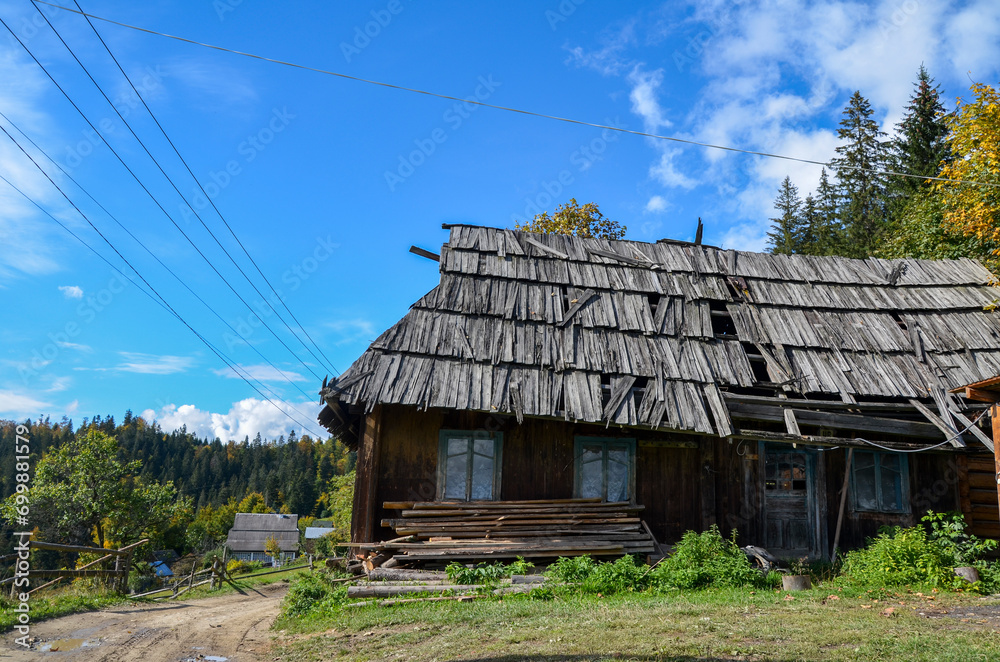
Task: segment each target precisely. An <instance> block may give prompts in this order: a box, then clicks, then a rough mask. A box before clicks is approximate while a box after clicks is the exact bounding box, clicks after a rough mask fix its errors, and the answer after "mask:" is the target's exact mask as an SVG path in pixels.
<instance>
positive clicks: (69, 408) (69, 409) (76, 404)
mask: <svg viewBox="0 0 1000 662" xmlns="http://www.w3.org/2000/svg"><path fill="white" fill-rule="evenodd" d="M78 409H80V401H79V400H74V401H73V402H71V403H69V404H68V405H66V413H67V414H75V413H76V412H77V410H78Z"/></svg>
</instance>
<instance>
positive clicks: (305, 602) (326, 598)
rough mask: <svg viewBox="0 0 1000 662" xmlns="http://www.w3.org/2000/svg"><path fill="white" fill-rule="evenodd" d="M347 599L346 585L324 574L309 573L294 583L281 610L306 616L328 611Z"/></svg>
mask: <svg viewBox="0 0 1000 662" xmlns="http://www.w3.org/2000/svg"><path fill="white" fill-rule="evenodd" d="M346 601H347V587H346V586H342V585H338V584H334V583H332V582H331V581H329V580H328V579H327V578H325V577H324V576H323V575H322V574H309V575H303V576H302V577H300V578H299V579H298V580H296V581H295V582H293V583H292V586H291V588H289V589H288V594H287V595H286V596H285V599H284V602H283V603H282V606H281V610H282V613H283V614H284V615H285V616H304V615H306V614H309V613H314V612H319V613H322V612H324V611H328V610H330V609H332V608H334V607H337V606H339V605H342V604H343V603H344V602H346Z"/></svg>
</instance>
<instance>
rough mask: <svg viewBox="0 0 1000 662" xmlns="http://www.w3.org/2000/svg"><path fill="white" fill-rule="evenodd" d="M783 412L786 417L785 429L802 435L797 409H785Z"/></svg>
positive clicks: (799, 435)
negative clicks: (796, 415)
mask: <svg viewBox="0 0 1000 662" xmlns="http://www.w3.org/2000/svg"><path fill="white" fill-rule="evenodd" d="M782 412H783V415H784V418H785V429H786V430H787V431H788V434H793V435H795V436H798V437H801V436H802V430H800V429H799V422H798V421H797V420H795V410H793V409H784V410H782Z"/></svg>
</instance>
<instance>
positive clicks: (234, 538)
mask: <svg viewBox="0 0 1000 662" xmlns="http://www.w3.org/2000/svg"><path fill="white" fill-rule="evenodd" d="M298 522H299V516H298V515H283V514H271V513H236V520H235V521H234V522H233V528H231V529H230V530H229V537H228V538H227V539H226V546H227V547H228V548H229V550H230V551H231V552H232V558H234V559H239V560H240V561H261V562H263V563H265V564H269V565H276V564H280V563H282V562H284V561H289V560H291V559H294V558H295V556H296V554H297V552H298V549H299V527H298ZM272 537H273V538H274V539H275V540H277V541H278V545H279V546H280V547H281V556H280V558H279V559H272V558H271V557H270V556H269V555H268V553H267V551H266V550H265V548H264V544H265V543H266V542H267V539H268V538H272ZM276 561H277V563H275V562H276Z"/></svg>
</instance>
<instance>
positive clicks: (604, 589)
mask: <svg viewBox="0 0 1000 662" xmlns="http://www.w3.org/2000/svg"><path fill="white" fill-rule="evenodd" d="M648 575H649V567H648V566H646V565H645V564H643V565H636V563H635V557H633V556H623V557H621V558H620V559H618V560H616V561H614V562H612V563H598V564H597V565H596V566H594V569H593V571H592V572H591V573H590V575H589V576H588V577H587V578H586V579H584V580H583V590H584V592H586V593H600V594H601V595H614V594H615V593H634V592H637V591H642V590H643V589H644V588H645V587H646V585H647V584H648V581H649V580H648Z"/></svg>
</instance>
